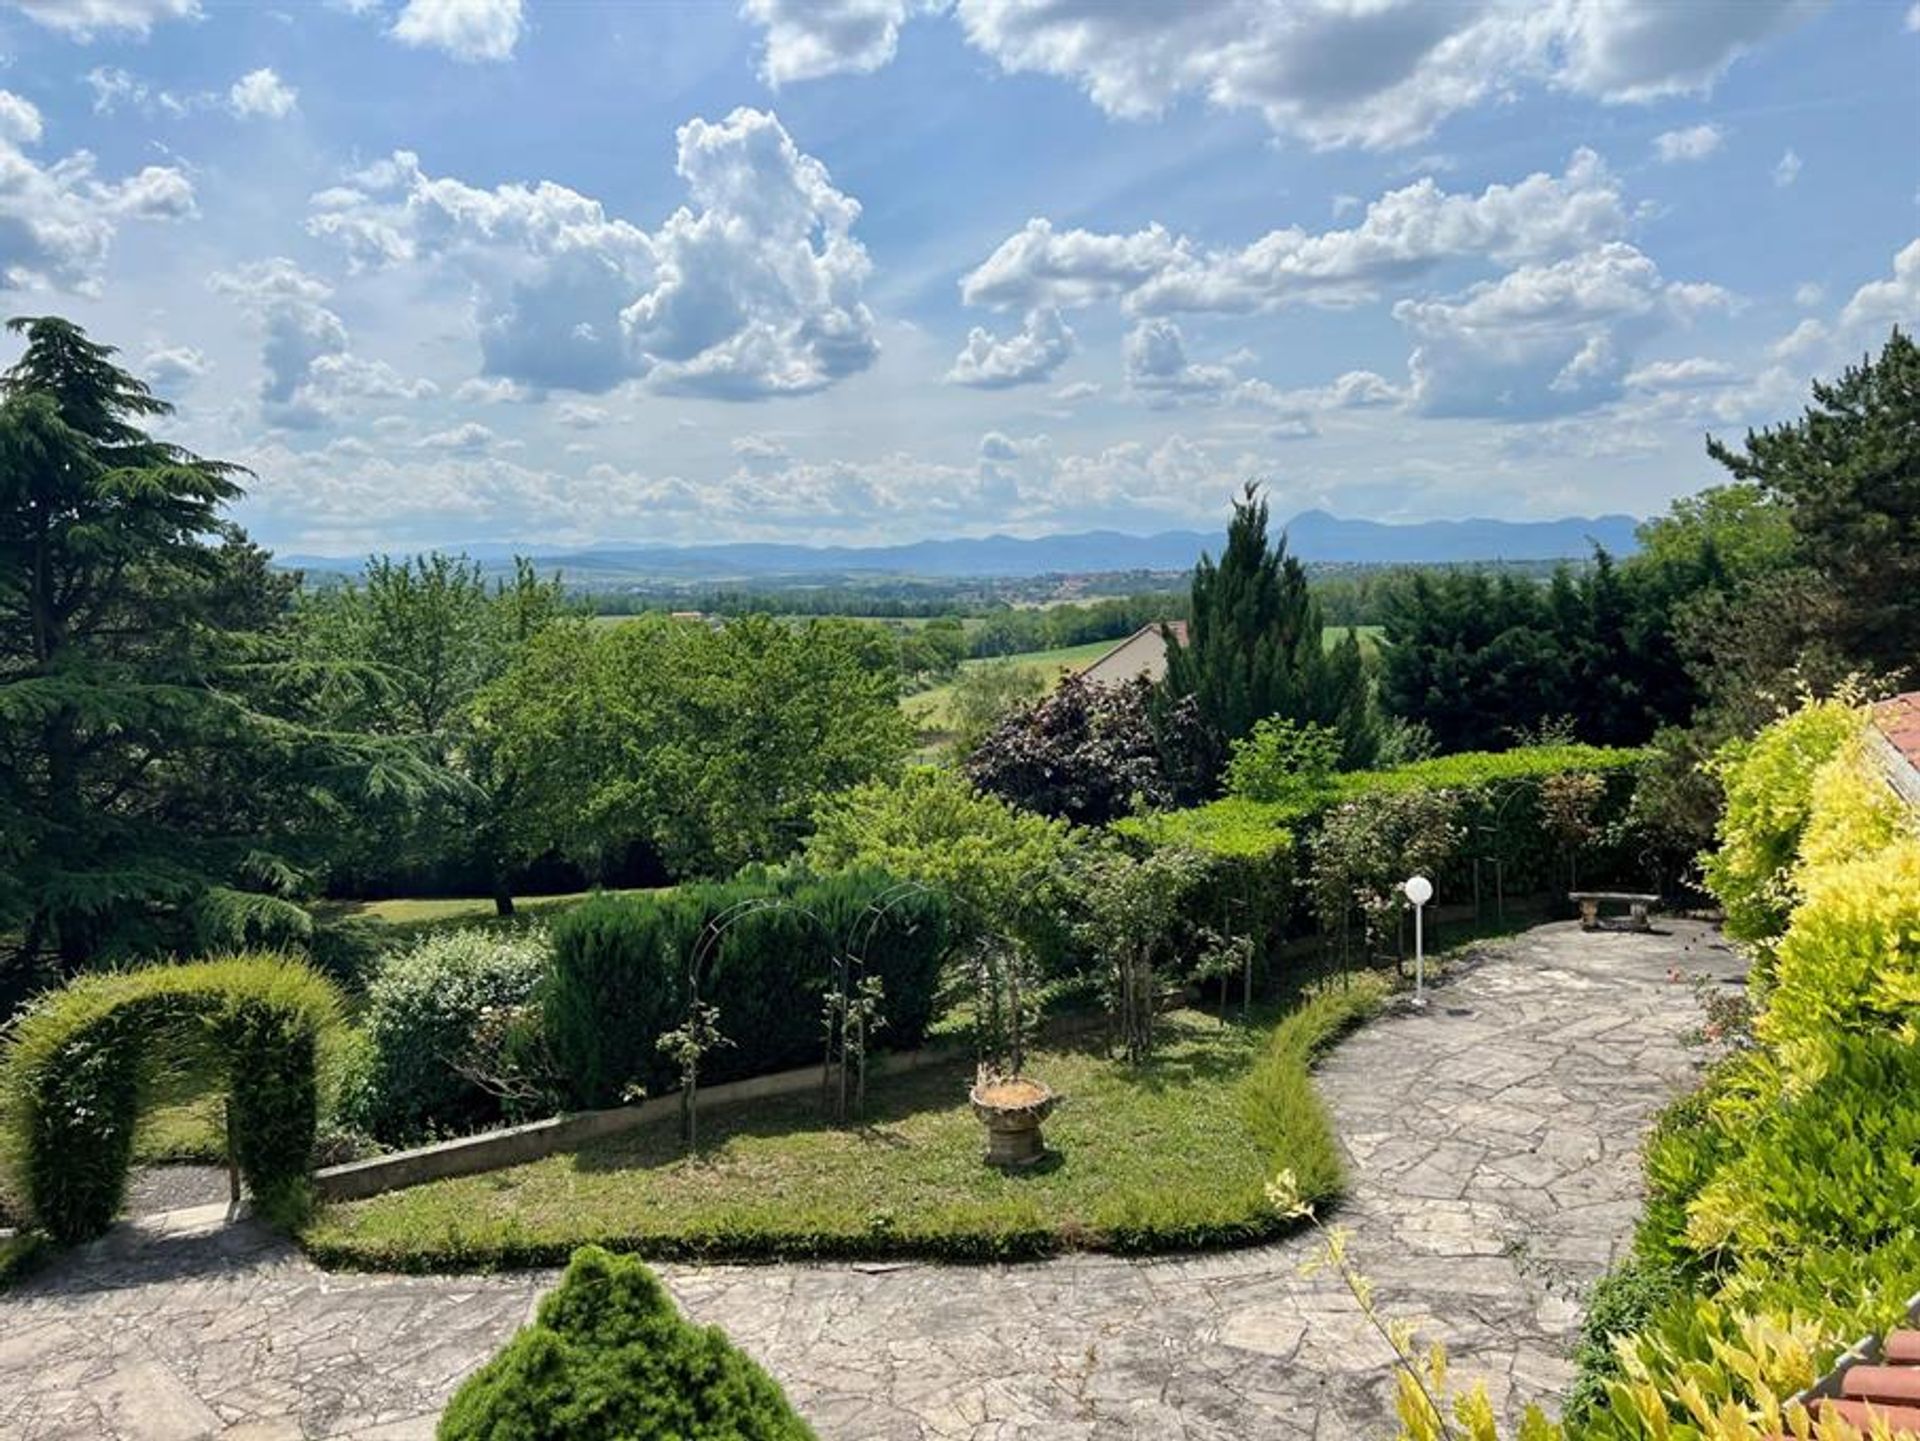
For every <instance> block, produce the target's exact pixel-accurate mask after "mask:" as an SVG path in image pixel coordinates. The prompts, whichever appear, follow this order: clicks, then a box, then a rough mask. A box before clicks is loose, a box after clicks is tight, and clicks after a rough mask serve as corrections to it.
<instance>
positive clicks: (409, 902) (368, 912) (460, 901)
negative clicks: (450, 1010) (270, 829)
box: [313, 890, 641, 926]
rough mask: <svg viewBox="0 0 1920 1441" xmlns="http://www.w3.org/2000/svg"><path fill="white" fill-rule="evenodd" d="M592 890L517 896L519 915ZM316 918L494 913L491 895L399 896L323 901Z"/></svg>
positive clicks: (419, 921) (576, 899)
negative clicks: (379, 898) (551, 894)
mask: <svg viewBox="0 0 1920 1441" xmlns="http://www.w3.org/2000/svg"><path fill="white" fill-rule="evenodd" d="M593 894H595V893H594V892H593V891H569V892H567V893H565V894H562V895H557V896H515V897H514V900H513V909H514V913H515V915H516V916H518V915H524V914H527V913H533V914H536V915H537V914H539V913H540V912H541V911H544V910H547V909H549V908H551V907H554V906H574V905H578V904H579V903H580V902H581V901H584V900H586V899H587V897H589V896H591V895H593ZM601 894H605V895H609V896H634V895H639V894H641V892H640V891H638V890H625V891H622V890H612V891H605V892H602V893H601ZM313 913H314V916H315V918H316V919H318V920H320V921H322V922H326V921H349V920H353V921H378V922H379V923H380V924H382V925H387V926H418V925H430V924H432V923H433V922H435V921H460V920H489V919H492V918H493V915H494V903H493V897H491V896H398V897H394V898H392V899H390V900H384V901H320V902H317V903H315V905H314V907H313Z"/></svg>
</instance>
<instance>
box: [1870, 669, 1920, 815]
mask: <svg viewBox="0 0 1920 1441" xmlns="http://www.w3.org/2000/svg"><path fill="white" fill-rule="evenodd" d="M1872 736H1873V739H1874V740H1875V741H1876V743H1877V744H1876V745H1875V747H1874V748H1875V750H1876V751H1877V752H1878V755H1879V760H1880V768H1881V769H1882V770H1883V771H1885V772H1886V776H1887V780H1888V782H1889V783H1890V784H1891V785H1892V786H1893V788H1894V789H1895V790H1896V791H1898V792H1899V793H1900V794H1901V796H1903V797H1904V798H1905V799H1906V801H1907V804H1908V805H1910V806H1912V807H1913V808H1914V809H1915V810H1917V811H1920V691H1908V692H1907V693H1906V694H1905V695H1897V696H1894V697H1893V698H1892V699H1891V700H1883V701H1881V702H1880V703H1879V704H1878V705H1876V706H1875V707H1874V708H1873V730H1872Z"/></svg>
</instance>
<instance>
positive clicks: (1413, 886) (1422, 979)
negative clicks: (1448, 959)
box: [1400, 876, 1433, 1006]
mask: <svg viewBox="0 0 1920 1441" xmlns="http://www.w3.org/2000/svg"><path fill="white" fill-rule="evenodd" d="M1400 889H1401V891H1402V892H1403V893H1404V894H1405V896H1406V898H1407V899H1408V900H1409V901H1411V902H1413V1003H1414V1005H1415V1006H1424V1005H1426V1003H1427V995H1426V980H1427V976H1426V971H1427V955H1426V936H1425V934H1424V933H1423V930H1422V927H1421V919H1422V917H1423V916H1424V915H1425V913H1426V904H1427V902H1428V901H1430V900H1432V899H1433V882H1432V881H1430V880H1428V879H1427V878H1426V877H1425V876H1409V877H1408V878H1407V879H1406V880H1404V881H1402V882H1401V883H1400Z"/></svg>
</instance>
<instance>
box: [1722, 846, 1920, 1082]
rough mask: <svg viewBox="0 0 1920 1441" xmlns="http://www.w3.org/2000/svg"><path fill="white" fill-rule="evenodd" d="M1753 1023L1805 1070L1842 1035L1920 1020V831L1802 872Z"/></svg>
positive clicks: (1909, 1029)
mask: <svg viewBox="0 0 1920 1441" xmlns="http://www.w3.org/2000/svg"><path fill="white" fill-rule="evenodd" d="M1803 885H1804V888H1805V896H1806V898H1805V900H1804V901H1803V902H1802V904H1801V905H1800V907H1799V909H1797V910H1796V911H1795V912H1794V913H1793V924H1792V925H1791V926H1790V927H1789V928H1788V930H1787V933H1786V934H1785V935H1784V936H1783V937H1781V939H1780V942H1779V946H1778V954H1777V959H1776V961H1775V965H1774V975H1773V987H1772V989H1771V991H1770V992H1769V994H1768V997H1767V1004H1766V1009H1765V1010H1764V1011H1762V1012H1761V1013H1760V1018H1759V1020H1758V1022H1757V1024H1756V1028H1755V1029H1756V1031H1757V1032H1758V1034H1759V1035H1760V1037H1761V1039H1762V1040H1765V1041H1767V1042H1769V1043H1771V1044H1773V1045H1774V1046H1776V1047H1777V1048H1778V1049H1779V1051H1780V1054H1781V1058H1782V1060H1783V1061H1784V1062H1785V1063H1786V1064H1787V1065H1788V1067H1789V1068H1790V1069H1792V1070H1793V1071H1795V1072H1796V1073H1797V1074H1798V1075H1799V1076H1800V1077H1801V1078H1802V1079H1806V1078H1810V1077H1812V1076H1815V1075H1817V1074H1818V1073H1819V1071H1820V1070H1821V1069H1822V1067H1823V1059H1824V1056H1825V1053H1826V1052H1827V1051H1828V1049H1829V1048H1830V1047H1831V1046H1832V1045H1833V1044H1834V1043H1835V1042H1837V1041H1838V1040H1840V1039H1841V1038H1842V1037H1844V1036H1848V1035H1856V1034H1860V1033H1862V1032H1887V1031H1893V1030H1899V1031H1901V1032H1902V1033H1903V1034H1905V1035H1906V1036H1907V1037H1908V1038H1909V1039H1911V1038H1912V1037H1913V1036H1914V1027H1915V1023H1916V1021H1920V840H1903V841H1899V842H1896V843H1895V844H1893V845H1890V846H1887V847H1885V848H1884V849H1882V850H1879V851H1877V852H1873V853H1870V854H1868V855H1866V856H1863V857H1862V858H1860V859H1858V860H1854V861H1851V862H1848V863H1844V864H1838V865H1831V866H1825V867H1822V868H1820V869H1818V870H1815V871H1812V872H1808V873H1806V875H1805V878H1804V881H1803Z"/></svg>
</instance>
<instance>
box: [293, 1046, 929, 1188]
mask: <svg viewBox="0 0 1920 1441" xmlns="http://www.w3.org/2000/svg"><path fill="white" fill-rule="evenodd" d="M965 1053H966V1048H965V1047H964V1046H958V1045H944V1046H927V1047H925V1048H923V1049H921V1050H918V1051H898V1052H893V1051H885V1052H882V1053H880V1054H879V1055H877V1056H874V1057H872V1058H871V1059H870V1060H869V1061H868V1062H867V1074H868V1075H869V1076H893V1075H899V1074H900V1073H901V1072H903V1071H917V1070H920V1069H921V1068H923V1067H926V1066H934V1065H939V1064H940V1063H941V1062H943V1061H952V1060H954V1059H956V1058H958V1057H960V1056H963V1055H964V1054H965ZM819 1087H820V1067H818V1066H802V1067H800V1068H799V1069H797V1070H792V1071H775V1072H773V1073H771V1074H770V1075H765V1076H749V1077H747V1078H746V1079H745V1080H743V1081H723V1082H721V1083H720V1084H719V1085H717V1086H702V1087H701V1088H700V1103H701V1104H702V1105H706V1106H720V1105H725V1104H726V1103H727V1102H729V1101H757V1100H761V1099H763V1098H765V1097H769V1096H792V1095H797V1094H799V1093H800V1092H802V1091H808V1090H818V1089H819ZM679 1110H680V1093H679V1092H678V1091H674V1092H672V1093H671V1094H669V1095H665V1096H655V1097H652V1098H650V1099H648V1100H645V1101H640V1102H638V1103H636V1104H634V1105H631V1106H615V1107H612V1108H610V1109H608V1110H604V1111H577V1112H575V1113H574V1114H572V1115H569V1116H554V1117H552V1118H551V1119H549V1120H545V1121H529V1122H528V1123H527V1124H526V1125H524V1126H508V1127H506V1128H505V1129H504V1130H499V1131H483V1132H482V1133H480V1134H479V1135H477V1136H461V1137H460V1138H458V1139H457V1140H452V1141H440V1142H437V1143H436V1144H434V1145H431V1146H421V1147H418V1148H417V1149H415V1150H411V1151H394V1152H392V1153H390V1154H388V1155H385V1156H374V1157H371V1158H369V1159H368V1160H365V1161H349V1162H347V1164H345V1165H344V1166H328V1167H326V1168H325V1169H324V1170H320V1171H316V1172H315V1173H314V1177H313V1183H314V1187H315V1189H316V1190H318V1191H319V1193H320V1195H321V1196H322V1197H323V1198H325V1199H326V1200H329V1201H357V1200H360V1199H361V1198H362V1197H366V1196H377V1195H379V1194H380V1193H381V1192H383V1191H398V1190H401V1189H402V1188H404V1187H407V1186H418V1185H420V1184H422V1183H423V1182H426V1181H442V1180H445V1179H446V1178H447V1177H449V1176H471V1175H473V1174H474V1173H475V1172H478V1171H497V1170H499V1169H500V1168H501V1167H502V1166H518V1165H520V1164H522V1163H523V1162H526V1161H537V1160H539V1159H540V1158H541V1157H542V1156H551V1155H552V1154H553V1153H554V1152H555V1151H565V1150H568V1149H570V1148H572V1147H574V1146H579V1145H583V1144H585V1143H586V1142H588V1141H597V1140H599V1139H600V1138H601V1137H603V1136H617V1135H619V1134H620V1133H621V1132H622V1131H631V1130H633V1129H635V1128H636V1127H638V1126H644V1125H646V1124H647V1123H648V1122H649V1121H657V1120H660V1119H662V1118H664V1117H668V1116H674V1115H677V1114H679Z"/></svg>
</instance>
